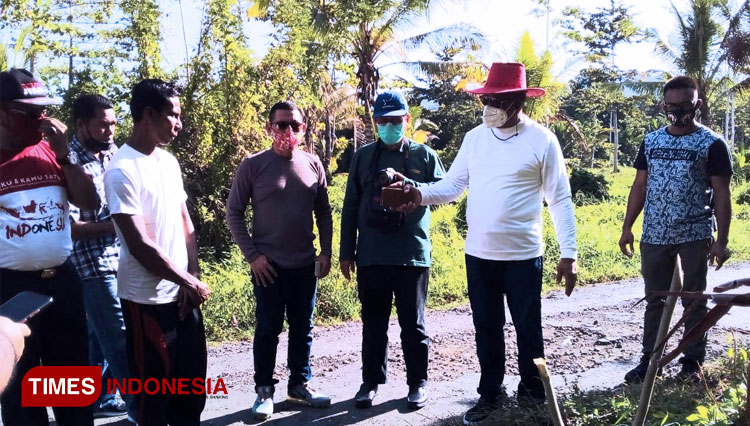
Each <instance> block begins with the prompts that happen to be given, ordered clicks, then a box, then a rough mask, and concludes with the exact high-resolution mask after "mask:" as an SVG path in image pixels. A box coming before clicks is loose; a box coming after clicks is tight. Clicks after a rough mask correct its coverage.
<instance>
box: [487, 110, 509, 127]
mask: <svg viewBox="0 0 750 426" xmlns="http://www.w3.org/2000/svg"><path fill="white" fill-rule="evenodd" d="M482 121H484V125H485V126H487V127H490V128H491V127H502V126H503V124H505V123H506V122H507V121H508V113H507V112H506V111H505V110H504V109H501V108H495V107H491V106H489V105H485V106H484V112H483V113H482Z"/></svg>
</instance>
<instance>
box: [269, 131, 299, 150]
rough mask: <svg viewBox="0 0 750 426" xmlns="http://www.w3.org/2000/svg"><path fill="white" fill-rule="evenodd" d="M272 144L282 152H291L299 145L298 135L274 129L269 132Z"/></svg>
mask: <svg viewBox="0 0 750 426" xmlns="http://www.w3.org/2000/svg"><path fill="white" fill-rule="evenodd" d="M271 134H272V136H273V144H274V146H276V148H278V149H280V150H282V151H291V150H293V149H294V148H295V147H296V146H297V145H299V142H300V141H299V134H298V133H292V132H280V131H278V130H276V129H272V130H271Z"/></svg>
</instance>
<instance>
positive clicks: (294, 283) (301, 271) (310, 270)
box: [252, 263, 318, 388]
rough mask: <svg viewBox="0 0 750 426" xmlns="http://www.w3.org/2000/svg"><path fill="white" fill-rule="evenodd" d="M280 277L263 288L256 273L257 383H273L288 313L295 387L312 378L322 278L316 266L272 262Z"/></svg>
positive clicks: (291, 382)
mask: <svg viewBox="0 0 750 426" xmlns="http://www.w3.org/2000/svg"><path fill="white" fill-rule="evenodd" d="M272 266H273V268H274V269H275V270H276V273H277V274H278V276H277V277H276V279H275V280H274V282H273V284H269V285H268V287H263V286H261V285H259V284H258V281H257V279H256V277H255V275H254V274H253V275H252V280H253V292H254V293H255V300H256V307H255V338H254V339H253V363H254V365H255V375H254V379H255V385H256V386H273V385H274V384H276V383H278V380H275V379H274V378H273V370H274V368H275V366H276V347H277V346H278V344H279V334H280V333H281V329H282V327H283V325H284V313H285V312H286V318H287V322H288V323H289V348H288V355H287V365H288V366H289V373H290V374H289V384H288V387H289V388H292V387H294V386H297V385H299V384H301V383H306V382H308V381H309V380H310V379H311V378H312V370H311V369H310V348H311V347H312V340H313V338H312V329H313V309H314V308H315V294H316V292H317V289H318V280H317V278H315V265H314V264H310V265H308V266H305V267H302V268H294V269H287V268H281V267H279V266H278V265H277V264H275V263H272Z"/></svg>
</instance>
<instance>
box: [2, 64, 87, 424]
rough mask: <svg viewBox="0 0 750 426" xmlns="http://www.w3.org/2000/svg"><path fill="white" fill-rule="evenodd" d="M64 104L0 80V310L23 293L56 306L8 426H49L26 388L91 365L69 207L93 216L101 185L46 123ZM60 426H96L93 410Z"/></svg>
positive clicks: (35, 326) (73, 413) (41, 322)
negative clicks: (34, 374)
mask: <svg viewBox="0 0 750 426" xmlns="http://www.w3.org/2000/svg"><path fill="white" fill-rule="evenodd" d="M59 103H60V102H59V101H58V100H57V99H53V98H49V97H47V90H46V89H45V88H44V85H43V84H42V83H41V82H40V81H39V80H37V79H36V78H34V76H33V75H32V74H31V73H30V72H28V71H26V70H22V69H11V70H10V71H7V72H2V73H0V303H3V302H5V301H6V300H8V299H10V298H11V297H13V296H15V295H16V294H18V293H19V292H21V291H24V290H31V291H35V292H38V293H43V294H47V295H50V296H52V297H53V298H54V302H53V303H52V304H51V305H50V306H49V307H47V308H46V309H45V310H44V311H42V312H41V313H39V314H38V315H36V316H34V317H33V318H31V319H29V320H28V322H27V325H28V326H29V328H30V329H31V335H30V336H29V337H28V338H27V339H26V349H25V350H24V352H23V354H22V355H21V357H20V358H19V359H18V363H17V364H16V373H15V376H14V377H13V378H12V379H11V381H10V382H9V383H8V387H7V388H6V389H5V392H4V393H3V394H2V397H0V404H2V420H3V424H4V425H5V426H14V425H23V426H36V425H47V424H48V420H47V410H46V409H45V408H44V407H22V406H21V381H22V379H23V376H24V375H25V374H26V372H27V371H29V370H30V369H32V368H33V367H36V366H39V365H40V364H41V365H62V366H66V365H88V340H87V332H86V317H85V314H84V310H83V301H82V298H81V282H80V280H79V278H78V275H77V274H76V272H75V269H74V268H73V267H72V266H71V265H70V263H69V262H68V256H70V253H71V250H72V248H73V243H72V240H71V238H70V224H69V221H68V214H69V212H68V201H70V202H71V203H73V204H75V205H77V206H78V207H80V208H82V209H94V208H96V206H97V203H98V201H97V196H96V191H95V189H94V184H93V182H92V180H91V178H90V177H89V176H87V175H86V174H85V173H84V172H83V169H81V167H80V166H79V165H78V159H77V158H76V156H75V154H74V153H71V152H70V150H69V149H68V140H67V136H66V131H67V128H66V127H65V125H64V124H63V123H62V122H60V121H59V120H57V119H55V118H51V117H47V116H46V107H47V106H50V105H56V104H59ZM53 411H54V414H55V420H56V421H57V424H59V425H61V426H67V425H75V426H78V425H87V426H88V425H93V419H92V415H91V408H90V407H65V408H62V407H56V408H53Z"/></svg>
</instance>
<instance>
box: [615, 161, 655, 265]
mask: <svg viewBox="0 0 750 426" xmlns="http://www.w3.org/2000/svg"><path fill="white" fill-rule="evenodd" d="M647 183H648V171H647V170H638V171H637V172H636V174H635V180H634V181H633V186H632V187H630V195H628V206H627V208H626V210H625V220H624V222H623V224H622V235H621V236H620V243H619V244H620V251H622V253H623V254H624V255H626V256H628V257H631V256H633V250H634V248H633V242H634V237H633V223H635V220H636V219H637V218H638V215H639V214H641V211H642V210H643V205H644V204H645V202H646V184H647ZM628 246H630V250H628Z"/></svg>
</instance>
